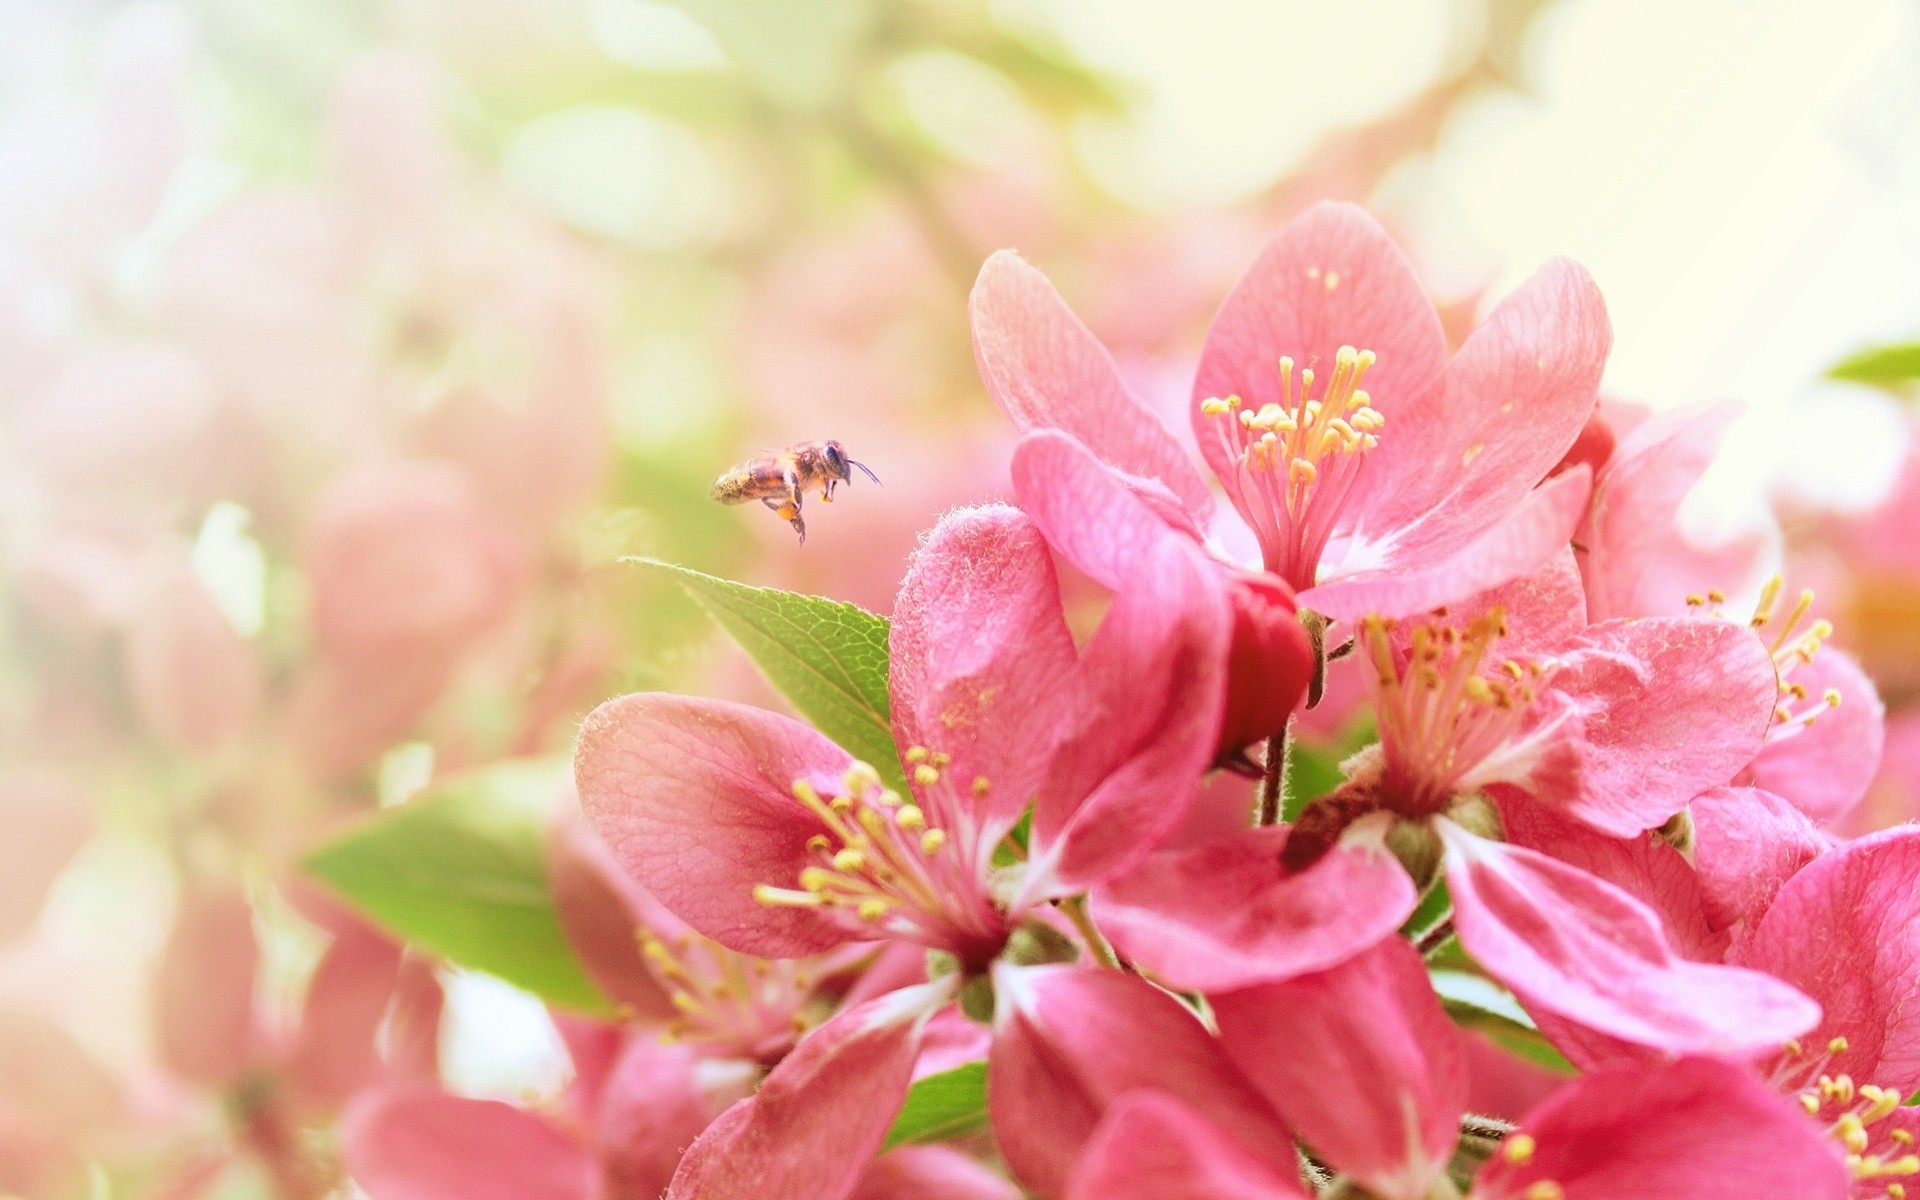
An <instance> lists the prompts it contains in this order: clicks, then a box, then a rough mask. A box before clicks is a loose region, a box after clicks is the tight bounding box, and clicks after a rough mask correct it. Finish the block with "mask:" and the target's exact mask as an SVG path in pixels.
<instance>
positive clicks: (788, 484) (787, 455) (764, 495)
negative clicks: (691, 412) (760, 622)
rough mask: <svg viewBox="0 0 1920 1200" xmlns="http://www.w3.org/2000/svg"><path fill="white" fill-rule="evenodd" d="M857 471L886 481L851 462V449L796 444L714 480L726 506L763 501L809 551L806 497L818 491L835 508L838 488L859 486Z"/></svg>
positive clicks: (715, 492) (836, 445)
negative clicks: (803, 508) (802, 504)
mask: <svg viewBox="0 0 1920 1200" xmlns="http://www.w3.org/2000/svg"><path fill="white" fill-rule="evenodd" d="M855 467H859V468H860V471H861V473H862V474H864V475H865V476H866V477H867V478H868V479H871V480H873V481H874V482H875V483H879V482H880V477H879V476H878V475H875V474H874V473H873V472H872V471H870V470H868V469H867V464H865V463H860V462H855V461H854V460H853V459H851V458H848V457H847V449H846V447H845V446H842V445H841V444H840V443H839V442H836V441H834V440H833V439H832V438H828V439H827V440H826V441H824V442H795V443H794V444H793V445H791V446H788V447H787V448H786V449H785V450H770V451H767V452H766V453H764V454H761V455H758V456H757V457H755V458H753V459H751V460H749V461H747V462H744V463H742V464H740V465H739V466H737V467H735V468H734V469H733V470H731V471H728V472H727V473H726V474H725V475H722V476H721V477H720V478H718V479H716V480H714V481H713V491H712V495H713V498H714V499H715V500H718V501H719V502H720V503H722V504H745V503H746V502H747V501H749V500H758V501H759V502H760V503H762V504H764V505H766V506H767V507H768V508H770V509H772V510H773V511H774V512H776V513H778V514H779V515H780V516H781V517H782V518H783V519H785V520H786V522H787V523H788V524H790V525H792V526H793V528H794V531H795V532H796V533H798V534H799V535H800V544H801V545H802V546H804V545H806V544H807V522H806V520H805V519H804V518H803V517H801V515H800V497H801V496H802V495H803V494H804V493H805V492H807V491H808V490H809V489H811V488H815V487H817V488H819V489H820V500H821V502H822V503H823V504H831V503H832V502H833V489H834V487H835V485H837V484H842V483H844V484H848V485H851V484H852V483H853V468H855Z"/></svg>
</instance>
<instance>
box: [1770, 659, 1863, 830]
mask: <svg viewBox="0 0 1920 1200" xmlns="http://www.w3.org/2000/svg"><path fill="white" fill-rule="evenodd" d="M1791 682H1792V683H1795V684H1798V685H1799V686H1801V687H1804V688H1806V689H1807V695H1808V696H1809V698H1810V699H1809V700H1806V701H1801V702H1800V704H1799V705H1796V707H1800V706H1804V705H1806V704H1818V703H1820V701H1821V699H1822V697H1824V696H1827V695H1832V696H1835V697H1837V698H1838V699H1839V701H1840V704H1839V706H1838V707H1836V708H1829V709H1825V710H1824V711H1820V712H1819V714H1818V716H1817V717H1815V719H1814V721H1813V723H1812V724H1810V725H1803V726H1801V727H1799V728H1798V729H1796V730H1794V731H1793V733H1791V734H1790V735H1789V736H1786V737H1780V736H1778V735H1777V734H1776V736H1774V737H1771V738H1768V739H1767V744H1766V745H1765V746H1764V747H1762V748H1761V750H1760V753H1759V755H1758V756H1756V757H1755V758H1754V760H1753V765H1752V766H1750V767H1748V768H1747V772H1746V777H1745V779H1744V781H1743V782H1748V783H1751V784H1753V785H1754V786H1755V787H1762V788H1765V789H1767V790H1768V791H1770V792H1772V793H1774V794H1775V795H1777V796H1784V797H1785V798H1786V799H1788V800H1790V801H1792V802H1793V805H1794V807H1796V808H1798V809H1799V810H1800V811H1801V812H1803V813H1806V814H1807V815H1808V816H1809V817H1812V818H1813V819H1814V820H1816V821H1832V820H1835V819H1836V818H1838V817H1842V816H1844V815H1846V813H1847V812H1848V811H1849V810H1850V809H1852V808H1853V806H1854V805H1856V804H1858V803H1860V798H1861V797H1862V796H1864V795H1866V794H1867V785H1868V784H1870V783H1872V782H1873V777H1874V774H1875V773H1876V772H1878V771H1879V769H1880V755H1881V752H1882V751H1883V750H1884V749H1885V748H1886V740H1887V706H1886V705H1885V704H1883V703H1881V701H1880V692H1879V690H1878V689H1877V688H1875V687H1874V686H1873V680H1871V679H1868V678H1867V674H1866V672H1865V671H1862V670H1861V669H1860V665H1859V664H1858V663H1856V662H1855V661H1854V660H1853V659H1852V658H1851V657H1849V656H1848V655H1847V654H1846V653H1845V652H1844V651H1840V650H1835V649H1833V648H1831V647H1828V648H1827V649H1824V650H1822V651H1821V652H1820V654H1819V656H1818V657H1816V658H1815V659H1814V660H1813V661H1812V662H1810V663H1800V664H1797V665H1795V667H1794V668H1793V675H1792V677H1791Z"/></svg>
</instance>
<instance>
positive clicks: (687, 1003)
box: [672, 992, 701, 1016]
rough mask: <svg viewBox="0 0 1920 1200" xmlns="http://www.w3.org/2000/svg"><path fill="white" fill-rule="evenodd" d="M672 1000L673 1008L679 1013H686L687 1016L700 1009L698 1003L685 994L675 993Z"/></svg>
mask: <svg viewBox="0 0 1920 1200" xmlns="http://www.w3.org/2000/svg"><path fill="white" fill-rule="evenodd" d="M672 1000H673V1006H674V1007H675V1008H677V1009H679V1010H680V1011H681V1012H683V1013H686V1014H687V1015H689V1016H691V1015H693V1014H694V1013H697V1012H699V1011H700V1008H701V1005H700V1002H699V1001H698V1000H695V999H694V998H693V997H692V996H689V995H687V994H686V993H685V992H675V993H674V994H673V996H672Z"/></svg>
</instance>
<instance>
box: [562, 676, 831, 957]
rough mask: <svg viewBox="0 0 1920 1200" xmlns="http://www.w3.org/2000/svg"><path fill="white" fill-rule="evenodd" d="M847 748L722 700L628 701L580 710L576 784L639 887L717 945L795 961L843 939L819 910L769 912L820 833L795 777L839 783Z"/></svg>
mask: <svg viewBox="0 0 1920 1200" xmlns="http://www.w3.org/2000/svg"><path fill="white" fill-rule="evenodd" d="M851 762H852V759H850V758H849V757H848V756H847V754H846V752H845V751H843V750H841V749H840V748H839V747H838V746H835V745H834V744H833V743H832V742H829V741H828V740H827V739H825V738H823V737H821V736H820V735H819V734H818V733H816V732H814V730H813V729H812V728H810V727H809V726H806V725H803V724H801V723H800V722H798V721H795V720H792V719H790V718H788V717H782V716H777V715H775V714H773V713H769V712H762V711H761V710H759V709H755V708H748V707H746V706H745V705H740V704H730V703H727V702H726V701H722V700H698V699H694V698H692V697H687V696H674V695H668V694H664V693H654V692H637V693H635V694H633V695H630V696H622V697H620V698H619V699H617V700H609V701H607V702H606V703H605V704H602V705H601V706H600V707H599V708H596V709H594V710H593V711H592V712H591V713H589V714H587V719H586V723H585V724H584V725H583V726H582V727H581V729H580V742H579V745H578V747H577V748H576V750H575V752H574V777H575V781H576V783H577V784H578V786H579V789H580V803H581V807H582V808H583V809H584V810H585V812H586V814H587V820H588V821H589V822H590V823H591V824H592V825H593V827H594V829H595V830H596V831H597V832H598V833H599V834H600V836H601V838H602V839H604V840H605V842H606V844H607V846H608V848H609V849H611V850H612V851H613V856H614V857H615V858H616V859H618V860H619V862H620V865H621V866H622V867H624V868H625V869H626V870H627V871H628V872H629V873H630V874H632V875H633V877H634V878H635V879H638V880H639V881H640V883H641V885H642V886H643V887H645V888H646V889H647V890H648V891H650V892H652V893H653V894H654V895H655V896H658V897H660V899H661V902H662V903H664V904H666V905H667V906H668V907H669V908H671V909H672V910H673V912H674V914H675V915H677V916H679V917H680V918H681V919H682V920H684V921H686V922H687V923H688V924H689V925H692V926H693V927H694V928H695V929H698V930H699V931H700V932H701V933H704V934H706V935H707V936H708V937H710V938H712V939H713V940H715V941H717V942H719V943H721V944H722V945H725V946H730V947H732V948H733V949H735V950H739V951H741V952H743V953H746V954H759V955H762V956H765V957H768V958H793V957H798V956H800V955H804V954H811V953H814V952H816V951H819V950H824V949H826V948H827V947H829V946H833V945H837V944H839V943H840V942H843V941H846V940H848V935H847V934H846V933H845V932H844V931H843V930H842V928H841V926H840V925H838V924H836V923H835V922H834V921H833V920H831V919H830V918H828V917H827V916H825V915H823V914H822V913H821V912H819V911H818V910H814V909H807V908H793V907H770V906H767V905H764V904H761V903H760V902H759V901H757V900H755V899H754V895H753V889H754V887H755V886H756V885H759V884H766V885H769V886H773V887H782V888H790V887H794V886H796V885H797V881H798V880H799V877H800V871H801V869H802V868H803V867H805V866H807V865H809V864H811V863H812V862H813V856H812V855H811V854H810V853H809V852H808V850H807V839H808V838H810V837H813V836H815V835H817V834H821V833H823V832H825V829H826V827H825V825H824V824H823V823H822V822H821V821H820V819H819V818H818V817H816V816H814V815H813V814H812V813H811V812H809V811H808V810H807V808H806V807H805V806H804V805H802V804H801V803H800V802H799V801H798V800H796V799H795V798H794V796H793V783H794V781H795V780H797V779H802V778H809V777H812V776H815V775H820V774H824V775H828V776H832V775H838V774H840V773H841V772H844V771H845V770H846V768H847V767H848V765H849V764H850V763H851Z"/></svg>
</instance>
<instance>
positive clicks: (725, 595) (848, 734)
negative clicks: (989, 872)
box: [627, 558, 907, 793]
mask: <svg viewBox="0 0 1920 1200" xmlns="http://www.w3.org/2000/svg"><path fill="white" fill-rule="evenodd" d="M627 561H628V562H633V563H638V564H639V565H640V566H643V567H646V568H649V569H650V570H655V571H664V572H667V573H669V574H670V575H671V576H672V577H673V578H674V579H677V580H678V581H679V582H680V583H681V584H682V585H683V586H684V587H685V588H686V589H687V590H688V591H689V592H691V593H692V594H693V598H694V599H695V600H698V601H699V602H700V605H701V607H703V608H705V609H706V610H707V611H708V612H709V613H712V614H713V619H714V620H716V621H718V622H720V627H721V628H722V629H725V630H726V631H727V633H728V635H729V636H731V637H732V638H733V640H734V641H736V642H738V643H740V648H741V649H742V650H745V651H746V652H747V654H748V655H749V656H750V657H751V658H752V659H753V661H754V662H755V663H757V664H759V667H760V669H761V670H762V671H764V672H766V676H767V678H768V679H769V680H770V681H771V682H772V683H773V686H775V687H777V688H779V689H780V694H781V695H783V696H785V697H786V698H787V699H788V700H789V701H791V702H792V703H793V706H794V708H796V709H798V710H799V712H800V715H801V716H803V717H805V718H807V720H809V721H812V722H813V724H814V726H815V727H816V728H818V729H819V730H820V732H821V733H824V734H826V735H827V736H828V737H830V738H832V739H833V740H834V741H835V742H836V743H838V744H839V745H840V747H841V748H842V749H844V750H845V751H846V752H847V753H849V754H851V755H853V756H854V757H855V758H859V759H864V760H865V761H866V762H869V763H871V764H873V767H874V769H875V770H877V771H879V772H880V777H881V778H882V779H883V780H885V781H886V782H887V785H888V786H889V787H892V788H895V789H896V790H898V791H900V792H902V793H905V792H906V790H907V784H906V777H905V776H904V775H903V774H902V773H901V770H900V752H899V750H898V749H897V748H896V747H895V746H894V744H893V722H892V718H891V717H890V716H889V713H890V712H891V709H890V707H889V700H888V697H887V632H888V625H887V619H886V618H885V617H881V616H876V615H874V614H873V613H870V612H868V611H867V610H866V609H864V608H859V607H857V606H855V605H852V604H845V603H842V602H841V601H838V600H829V599H827V598H825V597H824V596H804V595H801V594H800V593H798V592H783V591H781V590H780V589H778V588H763V587H750V586H748V585H747V584H744V583H735V582H733V581H732V580H730V579H721V578H719V577H717V576H713V575H708V574H706V573H705V572H702V571H695V570H691V569H689V568H687V567H682V566H676V565H675V564H673V563H668V562H661V561H660V560H658V559H652V558H632V559H628V560H627Z"/></svg>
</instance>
